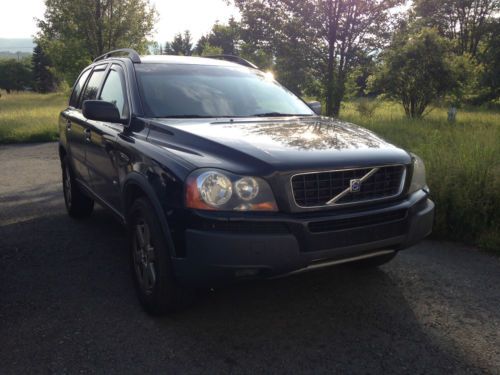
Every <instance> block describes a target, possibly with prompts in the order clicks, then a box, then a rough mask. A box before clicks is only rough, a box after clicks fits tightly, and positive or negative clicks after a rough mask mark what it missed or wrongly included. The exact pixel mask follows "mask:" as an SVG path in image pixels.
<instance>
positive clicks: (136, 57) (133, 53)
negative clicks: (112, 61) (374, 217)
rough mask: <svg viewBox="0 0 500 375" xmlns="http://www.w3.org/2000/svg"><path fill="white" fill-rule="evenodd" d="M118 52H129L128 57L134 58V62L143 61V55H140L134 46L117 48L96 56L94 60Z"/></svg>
mask: <svg viewBox="0 0 500 375" xmlns="http://www.w3.org/2000/svg"><path fill="white" fill-rule="evenodd" d="M116 53H122V54H123V53H127V54H128V58H129V59H130V60H132V62H133V63H136V64H140V63H141V57H140V56H139V54H138V53H137V51H136V50H134V49H132V48H121V49H115V50H114V51H109V52H106V53H105V54H104V55H101V56H99V57H96V58H95V59H94V61H93V62H96V61H100V60H104V59H107V58H108V57H110V56H111V55H114V54H116Z"/></svg>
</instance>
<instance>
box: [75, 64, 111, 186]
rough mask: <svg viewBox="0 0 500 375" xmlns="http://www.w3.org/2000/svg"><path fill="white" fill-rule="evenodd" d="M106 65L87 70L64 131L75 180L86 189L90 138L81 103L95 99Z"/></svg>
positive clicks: (88, 182)
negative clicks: (84, 81)
mask: <svg viewBox="0 0 500 375" xmlns="http://www.w3.org/2000/svg"><path fill="white" fill-rule="evenodd" d="M107 65H108V64H101V65H97V66H96V67H94V69H93V70H92V72H90V70H89V77H88V78H87V79H86V84H85V86H84V88H83V91H82V93H81V94H80V95H79V98H78V101H77V102H76V104H75V107H73V108H72V110H71V111H70V113H69V114H68V116H67V125H66V129H67V134H68V135H67V136H68V140H69V143H70V152H71V155H72V159H73V167H74V171H75V173H76V177H77V179H78V180H79V181H80V182H82V183H83V184H84V185H86V187H90V175H89V169H88V160H87V152H88V148H89V144H90V140H91V138H90V129H89V126H88V124H87V120H86V119H85V117H84V116H83V114H82V103H83V102H84V101H85V100H93V99H96V97H97V94H98V92H99V88H100V87H101V84H102V81H103V79H104V75H105V72H106V67H107ZM85 73H86V72H85ZM82 78H83V75H82Z"/></svg>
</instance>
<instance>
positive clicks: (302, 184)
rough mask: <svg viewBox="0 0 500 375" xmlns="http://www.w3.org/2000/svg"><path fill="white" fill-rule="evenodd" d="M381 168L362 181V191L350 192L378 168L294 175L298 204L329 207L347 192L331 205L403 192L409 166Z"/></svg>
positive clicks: (293, 183)
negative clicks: (356, 184)
mask: <svg viewBox="0 0 500 375" xmlns="http://www.w3.org/2000/svg"><path fill="white" fill-rule="evenodd" d="M377 168H378V170H376V171H374V173H373V174H372V175H371V176H369V177H368V178H366V179H365V180H364V181H362V182H361V186H360V189H359V191H355V192H352V191H350V190H349V189H350V187H351V181H352V180H359V179H363V177H365V176H366V175H367V174H368V173H370V172H371V171H372V170H373V169H374V168H359V169H345V170H337V171H329V172H317V173H304V174H298V175H295V176H293V177H292V189H293V196H294V198H295V203H296V204H297V205H298V206H300V207H321V206H327V205H328V204H327V202H328V201H330V200H331V199H332V198H334V197H336V196H338V195H339V194H341V193H342V192H344V191H346V190H347V192H346V193H345V195H343V196H342V197H340V198H339V199H338V200H336V201H335V202H334V203H331V204H330V205H331V206H335V205H341V204H349V203H362V202H367V201H372V200H378V199H387V198H392V197H395V196H397V195H399V194H401V190H402V187H403V182H404V181H403V180H404V177H405V171H406V167H405V166H403V165H391V166H385V167H377Z"/></svg>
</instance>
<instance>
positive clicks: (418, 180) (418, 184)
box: [408, 154, 427, 194]
mask: <svg viewBox="0 0 500 375" xmlns="http://www.w3.org/2000/svg"><path fill="white" fill-rule="evenodd" d="M411 155H412V157H413V175H412V176H411V184H410V189H409V192H408V193H409V194H412V193H414V192H416V191H418V190H421V189H427V182H426V181H425V165H424V162H423V160H422V159H420V158H419V157H418V156H417V155H415V154H411Z"/></svg>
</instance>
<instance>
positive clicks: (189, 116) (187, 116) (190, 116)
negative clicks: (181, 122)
mask: <svg viewBox="0 0 500 375" xmlns="http://www.w3.org/2000/svg"><path fill="white" fill-rule="evenodd" d="M215 117H217V116H201V115H167V116H156V118H215Z"/></svg>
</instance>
